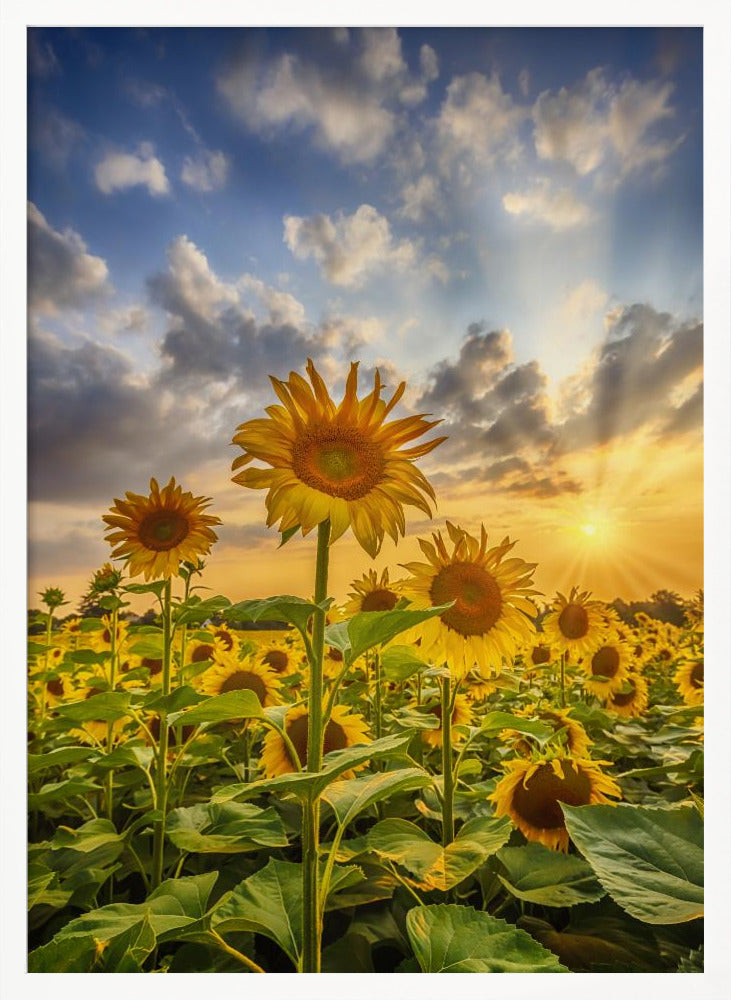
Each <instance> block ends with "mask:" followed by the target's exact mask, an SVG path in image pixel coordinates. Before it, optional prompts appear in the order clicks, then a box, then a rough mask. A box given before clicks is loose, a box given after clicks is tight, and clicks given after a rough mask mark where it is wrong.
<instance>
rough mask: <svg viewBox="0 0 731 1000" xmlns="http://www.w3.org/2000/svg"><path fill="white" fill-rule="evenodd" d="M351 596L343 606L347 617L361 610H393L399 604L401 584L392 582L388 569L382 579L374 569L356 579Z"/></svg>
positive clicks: (352, 585)
mask: <svg viewBox="0 0 731 1000" xmlns="http://www.w3.org/2000/svg"><path fill="white" fill-rule="evenodd" d="M350 586H351V587H352V590H351V591H350V593H349V594H348V597H349V598H350V600H349V601H347V603H346V604H345V607H344V608H343V614H344V615H345V617H346V618H351V617H352V616H353V615H357V614H358V613H359V612H360V611H392V610H393V608H395V607H396V605H397V604H398V600H399V597H400V596H401V595H400V593H399V588H400V585H399V584H396V583H391V582H390V581H389V578H388V569H384V571H383V572H382V573H381V576H380V579H379V577H378V573H376V571H375V570H374V569H371V570H368V572H367V573H364V574H363V576H362V578H361V579H360V580H354V581H353V582H352V583H351V585H350Z"/></svg>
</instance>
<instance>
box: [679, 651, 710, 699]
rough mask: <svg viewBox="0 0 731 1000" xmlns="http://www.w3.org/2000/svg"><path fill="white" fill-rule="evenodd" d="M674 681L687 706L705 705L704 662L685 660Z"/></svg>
mask: <svg viewBox="0 0 731 1000" xmlns="http://www.w3.org/2000/svg"><path fill="white" fill-rule="evenodd" d="M673 680H674V681H675V684H676V686H677V688H678V691H679V692H680V694H681V696H682V698H683V701H684V702H685V704H686V705H702V704H703V680H704V679H703V660H685V661H684V662H683V663H681V664H680V666H679V667H678V669H677V670H676V671H675V676H674V677H673Z"/></svg>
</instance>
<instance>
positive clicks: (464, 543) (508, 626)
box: [403, 521, 536, 678]
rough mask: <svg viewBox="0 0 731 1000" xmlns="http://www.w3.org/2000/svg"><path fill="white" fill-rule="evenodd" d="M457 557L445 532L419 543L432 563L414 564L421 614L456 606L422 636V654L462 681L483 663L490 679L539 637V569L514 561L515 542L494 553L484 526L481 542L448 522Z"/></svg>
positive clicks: (414, 596)
mask: <svg viewBox="0 0 731 1000" xmlns="http://www.w3.org/2000/svg"><path fill="white" fill-rule="evenodd" d="M447 530H448V532H449V537H450V538H451V540H452V552H451V553H449V552H448V551H447V546H446V545H445V543H444V540H443V538H442V534H441V532H435V533H434V534H433V535H432V538H433V543H432V542H429V541H427V540H426V539H424V538H420V539H419V545H420V546H421V550H422V552H423V553H424V555H425V556H426V557H427V559H428V560H429V562H428V563H417V562H414V563H407V564H405V568H406V569H407V570H408V571H409V572H410V573H411V577H410V578H408V579H406V580H405V581H404V583H403V587H404V593H405V595H406V596H407V597H408V598H410V600H411V602H412V605H413V607H414V608H429V607H433V606H434V605H438V604H449V603H450V602H451V601H454V602H455V603H454V604H453V606H452V607H451V608H449V609H448V610H447V611H445V612H443V614H441V615H439V616H438V617H435V618H430V619H429V620H428V621H426V622H424V623H423V624H422V625H420V626H418V629H417V630H416V631H417V632H418V634H419V636H420V638H421V640H422V642H421V653H422V654H423V655H424V656H426V657H427V658H428V659H431V660H433V661H434V662H438V663H443V662H445V661H446V663H448V664H449V668H450V670H451V671H452V672H453V674H454V676H455V677H457V678H461V677H465V676H466V675H467V674H468V673H469V671H470V670H471V669H472V668H473V667H474V666H475V665H476V666H477V668H478V671H479V673H480V674H482V675H483V676H484V677H490V676H492V675H494V674H497V673H499V672H500V666H501V661H502V658H503V657H505V658H506V659H508V660H509V659H510V658H511V657H512V656H513V654H514V653H515V650H516V649H517V648H518V647H519V646H520V645H521V644H522V643H524V642H527V641H528V639H529V638H530V636H531V635H532V634H533V623H532V621H531V619H530V617H529V616H530V615H535V614H536V608H535V605H534V604H533V603H532V601H530V600H529V597H530V596H532V595H533V594H535V593H536V591H535V590H532V589H531V584H532V582H533V581H532V574H533V570H534V569H535V565H534V564H531V563H527V562H524V561H523V560H522V559H516V558H512V559H506V558H505V556H506V555H507V554H508V552H509V551H510V550H511V549H512V547H513V545H515V542H511V541H510V540H509V539H507V538H505V539H503V541H502V542H501V543H500V544H499V545H496V546H495V547H494V548H492V549H488V548H487V534H486V532H485V528H484V525H483V526H482V527H481V531H480V538H479V540H478V539H477V538H474V537H473V536H472V535H470V534H468V532H466V531H464V530H463V529H462V528H458V527H456V526H455V525H454V524H451V523H450V522H449V521H447Z"/></svg>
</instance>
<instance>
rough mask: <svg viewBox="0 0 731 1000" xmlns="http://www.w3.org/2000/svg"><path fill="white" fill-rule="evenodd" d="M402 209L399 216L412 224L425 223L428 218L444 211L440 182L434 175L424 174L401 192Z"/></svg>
mask: <svg viewBox="0 0 731 1000" xmlns="http://www.w3.org/2000/svg"><path fill="white" fill-rule="evenodd" d="M401 199H402V201H403V205H402V207H401V208H400V209H399V215H401V216H403V218H405V219H410V220H411V221H412V222H424V221H425V219H426V218H427V216H429V215H430V214H431V215H440V214H441V212H442V210H443V204H442V195H441V191H440V188H439V181H438V180H437V178H436V177H434V175H433V174H422V176H421V177H419V179H418V180H416V181H414V182H413V183H412V184H406V185H405V186H404V188H403V189H402V191H401Z"/></svg>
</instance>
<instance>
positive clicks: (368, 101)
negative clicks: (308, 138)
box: [217, 53, 396, 163]
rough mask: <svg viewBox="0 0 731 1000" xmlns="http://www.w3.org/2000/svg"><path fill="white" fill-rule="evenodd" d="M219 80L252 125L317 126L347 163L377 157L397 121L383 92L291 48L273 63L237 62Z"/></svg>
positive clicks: (319, 140)
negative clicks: (308, 59) (307, 60)
mask: <svg viewBox="0 0 731 1000" xmlns="http://www.w3.org/2000/svg"><path fill="white" fill-rule="evenodd" d="M217 86H218V90H219V92H220V93H221V94H223V96H224V97H225V98H226V100H227V101H228V103H229V105H230V106H231V109H232V110H233V111H234V112H235V114H237V115H238V116H239V117H240V118H241V119H242V120H243V121H244V122H245V123H246V124H247V125H248V126H249V128H251V129H253V130H254V131H256V132H261V133H264V134H266V133H270V132H276V131H279V130H284V129H287V128H289V129H293V130H295V131H297V132H303V131H305V130H307V129H313V130H314V138H315V142H316V144H317V145H318V146H320V147H321V148H323V149H325V150H328V151H330V152H334V153H335V154H336V155H337V156H339V157H340V159H341V160H342V161H343V162H344V163H367V162H369V161H371V160H373V159H375V157H377V156H378V155H379V154H380V153H382V152H383V150H384V149H385V147H386V143H387V142H388V140H389V139H390V138H391V136H392V135H393V133H394V130H395V126H396V121H395V116H394V115H393V114H392V112H390V111H388V110H387V109H386V108H384V107H382V106H381V102H380V99H379V95H378V94H376V93H374V92H372V91H370V90H368V89H366V88H364V87H363V86H357V85H355V84H354V83H353V82H352V81H349V80H348V79H340V78H338V77H335V76H333V77H332V78H330V77H328V76H326V75H325V74H324V72H323V71H322V70H321V68H320V67H319V66H317V65H315V64H313V63H305V62H304V61H303V60H301V59H300V58H299V57H298V56H297V55H293V54H290V53H285V54H284V55H282V56H280V57H279V58H278V59H275V60H274V61H273V62H271V63H269V64H263V65H260V64H256V63H252V62H250V61H246V60H244V61H240V62H238V63H234V64H232V65H231V66H230V67H229V68H228V69H227V70H226V71H225V72H224V73H223V74H222V75H221V76H219V78H218V81H217Z"/></svg>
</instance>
